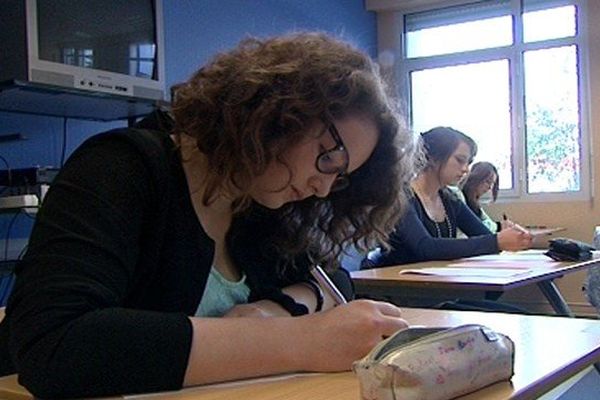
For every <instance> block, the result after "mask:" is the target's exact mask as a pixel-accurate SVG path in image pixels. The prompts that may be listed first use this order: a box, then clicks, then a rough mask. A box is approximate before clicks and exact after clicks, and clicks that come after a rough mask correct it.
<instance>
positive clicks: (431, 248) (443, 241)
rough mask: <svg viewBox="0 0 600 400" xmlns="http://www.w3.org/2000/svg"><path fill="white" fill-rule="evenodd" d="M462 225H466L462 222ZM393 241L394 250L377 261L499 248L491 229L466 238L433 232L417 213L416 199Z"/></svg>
mask: <svg viewBox="0 0 600 400" xmlns="http://www.w3.org/2000/svg"><path fill="white" fill-rule="evenodd" d="M475 218H476V217H475ZM480 224H481V223H480ZM459 227H460V228H461V229H463V227H462V226H460V225H459ZM483 229H485V227H484V228H483ZM390 244H391V247H392V250H390V251H389V252H388V253H386V254H385V255H383V256H382V258H381V261H379V262H378V264H380V265H383V264H385V265H392V264H403V263H407V262H418V261H428V260H452V259H455V258H461V257H470V256H476V255H481V254H490V253H497V252H498V244H497V240H496V236H495V235H492V234H490V233H489V232H488V233H487V234H483V235H481V236H475V237H469V238H465V239H457V238H437V237H433V236H431V234H430V233H429V231H427V229H426V228H425V226H424V225H423V222H422V220H421V218H420V217H419V215H418V213H417V210H416V203H415V200H413V201H412V203H411V207H409V209H408V211H407V213H406V214H405V215H404V216H403V217H402V220H401V221H400V223H399V224H398V225H397V227H396V230H395V231H394V233H393V234H392V235H391V237H390Z"/></svg>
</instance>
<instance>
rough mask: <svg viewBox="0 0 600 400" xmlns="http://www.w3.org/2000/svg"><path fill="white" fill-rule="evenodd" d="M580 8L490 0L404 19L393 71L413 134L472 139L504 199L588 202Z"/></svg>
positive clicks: (565, 1) (557, 1)
mask: <svg viewBox="0 0 600 400" xmlns="http://www.w3.org/2000/svg"><path fill="white" fill-rule="evenodd" d="M440 2H441V3H443V0H441V1H440ZM583 5H584V2H583V1H580V0H570V1H569V0H520V1H519V0H488V1H480V2H476V3H473V2H469V3H468V4H465V5H459V6H452V7H444V8H437V9H432V10H425V11H420V12H418V13H412V14H404V31H403V33H404V34H403V35H402V38H403V41H404V43H403V48H404V54H403V55H402V62H401V63H400V64H401V67H400V73H401V75H402V76H403V77H404V78H403V79H404V82H406V85H405V87H406V93H405V94H406V98H407V99H408V108H409V115H410V119H411V123H412V126H413V128H414V129H415V130H416V131H417V132H422V131H425V130H428V129H430V128H432V127H434V126H438V125H444V126H452V127H454V128H456V129H459V130H461V131H463V132H465V133H467V134H468V135H470V136H471V137H473V139H475V140H476V141H477V143H478V145H479V153H478V155H477V158H476V160H486V161H490V162H492V163H494V164H495V165H496V166H497V167H498V169H499V175H500V183H501V189H502V191H501V192H502V195H503V196H519V197H522V198H523V199H533V198H540V196H545V198H546V199H549V198H550V197H552V196H554V197H555V198H558V199H564V198H566V197H583V196H586V195H587V194H588V193H589V183H588V181H589V178H588V173H587V172H586V171H587V170H588V167H587V165H588V163H589V157H588V152H589V151H588V139H587V138H588V133H587V127H586V126H585V124H582V121H585V120H586V119H585V118H584V117H582V114H583V113H584V111H585V110H582V107H581V104H584V103H585V102H584V101H583V100H584V98H585V97H586V93H585V92H584V90H583V89H582V88H584V87H585V85H583V84H582V81H584V79H583V77H584V76H585V71H584V68H583V67H584V65H585V63H584V62H582V61H581V60H582V51H583V50H584V47H583V46H582V44H581V43H582V41H583V39H582V38H581V36H582V35H581V34H580V33H579V32H580V29H579V21H580V12H581V8H582V7H583Z"/></svg>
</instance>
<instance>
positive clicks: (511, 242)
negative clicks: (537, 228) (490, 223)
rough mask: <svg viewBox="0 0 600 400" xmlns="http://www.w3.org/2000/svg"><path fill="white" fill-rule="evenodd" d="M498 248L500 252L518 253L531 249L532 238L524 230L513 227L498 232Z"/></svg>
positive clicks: (516, 226)
mask: <svg viewBox="0 0 600 400" xmlns="http://www.w3.org/2000/svg"><path fill="white" fill-rule="evenodd" d="M497 239H498V248H499V249H500V250H507V251H518V250H525V249H528V248H530V247H531V245H532V242H533V236H532V235H531V234H530V233H529V232H527V231H526V230H525V229H523V228H521V227H519V226H518V225H515V226H513V227H511V228H507V229H503V230H501V231H500V232H498V235H497Z"/></svg>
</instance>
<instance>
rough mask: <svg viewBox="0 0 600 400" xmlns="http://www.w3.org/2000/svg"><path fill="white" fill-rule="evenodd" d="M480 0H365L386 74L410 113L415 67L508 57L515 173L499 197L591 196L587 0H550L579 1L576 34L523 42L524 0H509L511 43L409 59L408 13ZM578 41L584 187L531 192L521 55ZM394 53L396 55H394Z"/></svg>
mask: <svg viewBox="0 0 600 400" xmlns="http://www.w3.org/2000/svg"><path fill="white" fill-rule="evenodd" d="M477 2H479V0H404V1H399V0H398V1H389V0H366V6H367V9H368V10H371V11H376V12H377V29H378V39H379V40H378V42H379V49H378V51H379V52H378V54H379V56H380V60H383V59H384V58H383V57H382V56H381V55H382V54H385V60H390V59H391V60H393V63H389V62H388V63H381V64H382V65H381V67H382V73H383V74H384V76H386V78H388V79H390V80H391V82H393V83H394V84H395V89H396V91H397V94H398V95H399V96H400V98H401V99H403V101H402V108H403V111H404V112H405V115H406V116H410V115H411V110H410V104H411V98H410V93H411V90H410V73H411V71H415V70H422V69H427V68H439V67H447V66H455V65H461V64H467V63H472V62H484V61H492V60H499V59H507V60H508V62H509V71H510V77H509V85H510V88H509V90H510V102H511V110H512V112H511V117H510V118H511V140H510V142H511V148H512V161H511V163H512V166H513V169H512V178H513V188H512V189H503V190H501V191H500V193H499V198H498V200H499V201H500V202H502V201H503V200H504V201H506V200H508V201H519V202H520V201H523V202H540V201H543V202H545V201H581V200H588V199H590V197H591V189H592V182H591V176H592V172H591V170H590V169H591V168H592V163H591V158H592V157H591V149H592V146H591V115H590V104H589V101H590V99H589V92H590V88H589V62H588V58H589V55H588V53H589V52H588V37H587V36H588V35H587V32H588V27H587V26H586V23H587V21H586V18H584V17H583V16H584V15H585V14H586V6H587V0H548V1H547V3H551V5H552V6H557V7H558V6H561V5H575V6H576V7H577V13H576V19H577V20H576V26H577V33H576V35H575V36H574V37H568V38H559V39H548V40H543V41H539V42H531V43H522V37H523V25H522V17H521V13H520V10H521V6H520V0H511V1H510V7H511V10H512V11H511V12H512V15H513V20H514V23H513V32H514V43H513V44H512V45H510V46H504V47H497V48H493V49H479V50H472V51H468V52H464V53H453V54H444V55H436V56H429V57H422V58H411V59H408V58H406V54H405V49H404V37H403V36H404V16H405V15H406V14H410V13H414V12H421V11H433V10H435V9H439V8H444V7H449V6H456V5H468V4H471V3H477ZM567 45H575V46H576V48H577V65H578V67H577V68H578V87H579V93H578V95H579V96H578V100H579V128H580V141H579V147H580V171H579V173H580V177H579V178H580V180H579V183H580V187H579V190H578V191H572V192H542V193H527V170H526V167H527V158H526V137H525V98H524V79H523V76H522V73H521V71H523V55H524V52H525V51H530V50H539V49H545V48H553V47H560V46H567ZM390 53H392V55H393V57H391V58H390Z"/></svg>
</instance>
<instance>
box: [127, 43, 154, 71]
mask: <svg viewBox="0 0 600 400" xmlns="http://www.w3.org/2000/svg"><path fill="white" fill-rule="evenodd" d="M155 53H156V46H155V45H154V44H152V43H139V44H133V45H131V46H129V75H132V76H137V77H141V78H152V77H153V76H154V60H155Z"/></svg>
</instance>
